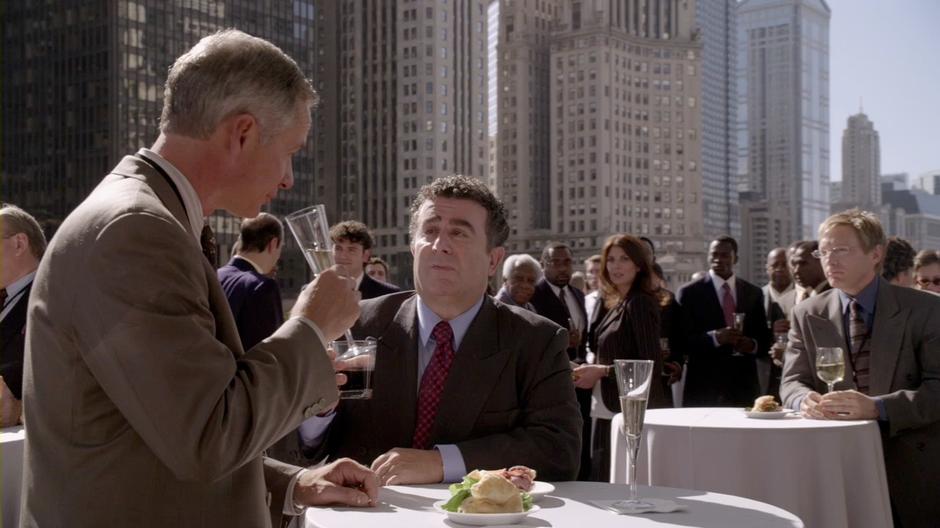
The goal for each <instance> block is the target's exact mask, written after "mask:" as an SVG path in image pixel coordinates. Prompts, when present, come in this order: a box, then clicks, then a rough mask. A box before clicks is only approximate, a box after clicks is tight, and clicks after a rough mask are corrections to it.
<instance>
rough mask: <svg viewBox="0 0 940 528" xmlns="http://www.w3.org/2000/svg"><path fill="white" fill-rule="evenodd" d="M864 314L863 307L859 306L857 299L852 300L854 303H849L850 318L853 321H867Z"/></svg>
mask: <svg viewBox="0 0 940 528" xmlns="http://www.w3.org/2000/svg"><path fill="white" fill-rule="evenodd" d="M862 312H863V310H862V305H860V304H858V301H856V300H855V299H852V301H851V302H849V316H850V317H851V318H852V320H853V321H864V320H865V319H864V318H863V317H862Z"/></svg>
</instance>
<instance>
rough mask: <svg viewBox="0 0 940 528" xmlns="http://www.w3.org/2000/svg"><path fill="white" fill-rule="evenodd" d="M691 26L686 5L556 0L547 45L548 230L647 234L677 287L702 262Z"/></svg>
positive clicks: (579, 238) (575, 240)
mask: <svg viewBox="0 0 940 528" xmlns="http://www.w3.org/2000/svg"><path fill="white" fill-rule="evenodd" d="M694 25H695V5H694V2H687V1H678V0H663V1H657V0H648V1H642V0H641V1H639V2H624V3H596V2H564V3H563V5H562V9H561V12H560V17H559V20H558V24H557V26H556V31H555V32H554V33H553V37H552V44H551V57H550V62H551V82H550V86H551V92H550V93H551V147H552V148H551V181H552V187H551V189H552V191H551V192H552V195H551V200H550V208H549V211H548V213H549V217H550V223H549V226H550V231H551V233H552V235H553V236H555V237H557V238H561V239H562V240H565V241H568V242H570V243H571V244H572V246H573V247H574V248H575V251H576V252H577V253H578V254H579V255H584V256H586V255H588V254H591V253H594V252H596V250H597V249H598V248H599V247H600V246H601V245H602V244H603V242H604V240H605V239H606V237H607V236H608V235H610V234H612V233H630V234H634V235H637V236H641V235H645V236H648V237H650V238H651V239H653V240H655V241H656V243H657V244H658V245H659V247H658V249H657V253H658V255H660V258H661V261H662V262H663V263H664V267H666V265H667V264H668V266H669V267H670V268H671V269H668V270H667V273H668V274H669V275H670V276H671V278H672V281H673V284H678V283H681V282H684V281H686V280H688V278H689V277H690V276H691V274H692V273H694V272H695V271H698V270H700V269H704V265H705V254H704V250H703V248H704V243H703V242H704V241H703V230H702V224H703V222H702V205H701V192H702V178H701V171H700V168H701V147H700V144H701V143H700V139H701V138H700V131H701V118H700V114H701V111H700V99H699V97H700V93H701V81H700V79H701V71H700V64H701V45H700V43H699V42H698V39H697V34H696V32H695V31H694Z"/></svg>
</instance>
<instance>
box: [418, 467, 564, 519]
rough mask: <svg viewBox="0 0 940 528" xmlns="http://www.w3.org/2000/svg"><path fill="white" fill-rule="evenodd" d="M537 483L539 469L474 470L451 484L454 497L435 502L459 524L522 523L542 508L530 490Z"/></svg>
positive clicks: (437, 506) (440, 510)
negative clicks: (536, 476) (536, 502)
mask: <svg viewBox="0 0 940 528" xmlns="http://www.w3.org/2000/svg"><path fill="white" fill-rule="evenodd" d="M534 483H535V471H534V470H532V469H530V468H527V467H525V466H514V467H511V468H509V469H497V470H494V471H485V470H479V469H477V470H473V471H471V472H470V473H468V474H467V475H466V476H464V478H463V481H462V482H460V483H456V484H451V485H450V488H449V491H450V499H448V500H446V501H438V502H435V503H434V509H435V510H437V511H439V512H441V513H443V514H445V515H447V518H448V519H450V520H451V521H453V522H455V523H459V524H469V525H474V526H494V525H505V524H518V523H520V522H522V520H523V519H525V518H526V516H527V515H529V514H530V513H533V512H537V511H538V510H539V507H538V506H536V505H534V504H533V496H532V495H530V494H529V491H528V490H532V489H533V488H534V487H535V486H534ZM545 484H548V483H545ZM548 486H551V484H548ZM551 488H552V489H554V486H551ZM544 493H549V491H548V490H546V491H544Z"/></svg>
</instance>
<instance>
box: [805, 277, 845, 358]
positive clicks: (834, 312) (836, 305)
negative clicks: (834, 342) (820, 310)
mask: <svg viewBox="0 0 940 528" xmlns="http://www.w3.org/2000/svg"><path fill="white" fill-rule="evenodd" d="M804 302H805V301H804ZM826 318H827V319H829V322H830V323H832V326H834V327H835V329H836V332H838V333H839V337H841V338H842V341H840V342H839V346H843V347H844V346H846V339H845V337H846V336H845V322H844V321H843V319H842V299H841V298H839V293H838V292H834V293H833V294H832V295H830V296H829V302H828V303H826ZM846 359H848V358H846ZM846 363H848V362H846Z"/></svg>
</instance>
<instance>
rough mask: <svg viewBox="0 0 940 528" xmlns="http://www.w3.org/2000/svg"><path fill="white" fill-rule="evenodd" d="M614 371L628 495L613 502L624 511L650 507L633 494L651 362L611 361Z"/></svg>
mask: <svg viewBox="0 0 940 528" xmlns="http://www.w3.org/2000/svg"><path fill="white" fill-rule="evenodd" d="M614 369H615V370H616V372H617V388H618V391H619V393H620V410H621V411H622V412H623V423H622V425H621V428H622V429H621V430H622V432H623V435H624V437H626V439H627V457H628V460H629V464H630V498H629V499H627V500H623V501H619V502H616V503H615V504H614V506H615V507H616V508H620V509H624V510H643V509H646V508H652V507H653V504H651V503H650V502H647V501H644V500H642V499H638V498H637V496H636V458H637V455H639V451H640V436H641V435H642V433H643V420H644V418H645V416H646V402H647V400H648V399H649V394H650V386H651V385H652V383H651V381H652V377H653V362H652V361H649V360H639V359H617V360H614Z"/></svg>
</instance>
